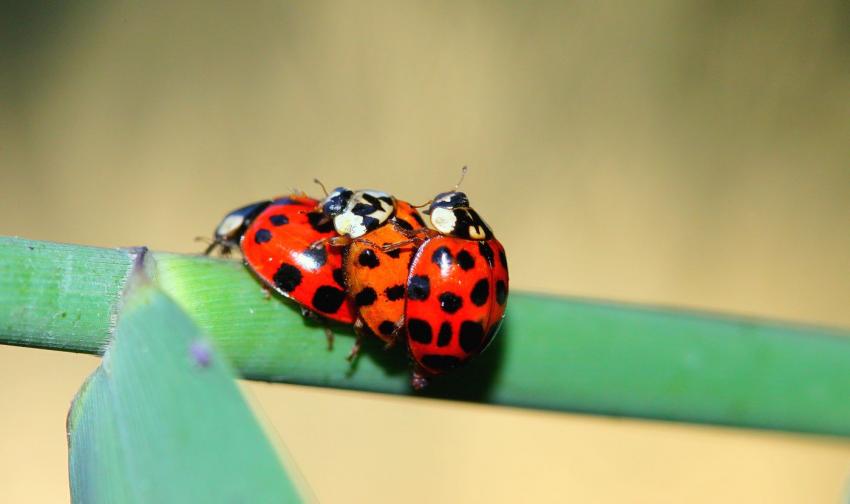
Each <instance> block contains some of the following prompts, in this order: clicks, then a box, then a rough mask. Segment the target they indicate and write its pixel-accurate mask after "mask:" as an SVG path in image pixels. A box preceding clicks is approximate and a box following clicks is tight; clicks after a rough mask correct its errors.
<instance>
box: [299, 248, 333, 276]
mask: <svg viewBox="0 0 850 504" xmlns="http://www.w3.org/2000/svg"><path fill="white" fill-rule="evenodd" d="M302 255H303V256H305V258H306V260H305V261H304V262H303V263H301V264H302V266H305V267H307V266H308V265H310V264H312V267H310V268H307V269H310V270H317V269H319V268H321V267H322V266H324V265H325V263H327V262H328V251H327V249H326V248H325V246H324V245H321V246H318V247H310V248H308V249H307V250H305V251H304V253H303V254H302Z"/></svg>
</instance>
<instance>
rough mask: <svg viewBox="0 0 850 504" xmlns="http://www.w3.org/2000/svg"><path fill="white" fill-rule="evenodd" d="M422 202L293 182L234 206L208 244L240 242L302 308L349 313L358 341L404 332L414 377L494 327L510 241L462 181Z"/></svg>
mask: <svg viewBox="0 0 850 504" xmlns="http://www.w3.org/2000/svg"><path fill="white" fill-rule="evenodd" d="M427 205H428V210H426V211H425V214H426V215H429V216H430V219H431V226H432V227H430V228H429V227H427V226H426V225H425V222H424V221H423V220H422V217H420V215H419V212H418V211H417V210H416V207H414V206H412V205H411V204H410V203H407V202H406V201H402V200H397V199H395V198H394V197H392V196H391V195H389V194H387V193H384V192H380V191H372V190H359V191H352V190H349V189H346V188H342V187H340V188H337V189H335V190H334V191H332V192H331V193H330V194H327V196H326V197H325V199H323V200H321V201H319V200H316V199H313V198H310V197H308V196H306V195H305V194H290V195H288V196H285V197H282V198H278V199H275V200H270V201H262V202H259V203H254V204H251V205H248V206H245V207H242V208H239V209H237V210H234V211H233V212H231V213H230V214H228V215H227V216H226V217H225V218H224V219H223V220H222V221H221V224H219V226H218V228H216V231H215V235H214V240H213V243H212V244H211V245H210V246H209V247H208V248H207V250H206V253H207V254H209V253H210V252H212V251H213V250H214V249H215V248H216V247H220V248H221V250H222V252H223V253H228V252H230V250H231V249H233V248H237V247H238V248H239V249H240V250H241V252H242V256H243V258H244V261H245V264H246V265H247V266H248V268H249V269H250V270H251V271H253V272H254V274H255V275H256V276H257V277H259V279H260V280H261V281H262V282H263V283H264V284H265V285H266V286H268V287H269V288H270V289H273V290H275V291H276V292H278V293H279V294H281V295H283V296H285V297H287V298H290V299H292V300H294V301H296V302H298V303H299V304H300V305H301V306H302V309H303V310H304V312H305V314H317V315H320V316H322V317H325V318H327V319H330V320H334V321H337V322H341V323H344V324H354V328H355V330H356V331H357V333H358V343H357V344H356V345H355V349H354V350H353V351H352V355H353V354H354V353H356V351H357V348H358V347H359V339H360V337H361V336H362V335H364V334H370V333H371V334H374V335H375V336H377V337H378V338H380V339H381V340H383V341H384V342H385V343H386V344H387V345H388V346H389V345H393V344H395V343H396V342H397V341H398V340H400V339H402V338H406V340H407V345H408V349H409V353H410V356H411V358H412V360H413V362H414V368H413V375H412V384H413V386H414V388H417V389H421V388H422V387H424V386H425V385H426V384H427V378H428V377H429V376H434V375H438V374H441V373H444V372H446V371H449V370H451V369H454V368H456V367H458V366H460V365H461V364H463V363H465V362H466V361H468V360H469V359H470V358H471V357H473V356H475V355H477V354H479V353H481V352H482V351H483V350H484V349H485V348H486V347H487V345H488V344H489V343H490V342H491V341H492V339H493V337H494V336H495V334H496V332H498V330H499V326H500V325H501V322H502V318H503V316H504V313H505V303H506V302H507V296H508V265H507V259H506V257H505V249H504V248H503V247H502V245H501V244H500V243H499V242H498V240H496V239H495V238H494V237H493V232H492V231H491V229H490V227H489V226H487V224H486V223H485V222H484V221H483V220H482V219H481V217H479V215H478V213H477V212H476V211H475V210H473V209H472V208H471V207H470V205H469V199H468V198H467V196H466V194H464V193H462V192H459V191H457V187H455V190H453V191H449V192H445V193H441V194H438V195H437V196H435V197H434V198H433V199H432V200H431V201H430V202H429V203H427Z"/></svg>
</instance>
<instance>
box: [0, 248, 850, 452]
mask: <svg viewBox="0 0 850 504" xmlns="http://www.w3.org/2000/svg"><path fill="white" fill-rule="evenodd" d="M141 255H143V256H144V257H145V264H146V267H147V268H148V269H149V271H150V272H151V274H152V276H154V278H155V280H156V282H157V284H158V286H159V287H160V288H161V289H162V290H163V291H164V292H166V293H167V294H168V295H169V296H170V297H171V298H172V299H174V300H175V301H176V302H177V304H178V305H179V306H181V307H182V308H183V309H184V310H185V311H186V313H188V314H189V316H190V317H191V318H192V319H193V320H194V321H195V323H196V324H197V325H198V326H199V327H200V328H201V329H202V330H204V331H205V332H206V333H207V334H209V335H210V336H211V337H212V339H213V340H214V341H215V343H216V345H217V347H218V348H219V349H220V350H221V351H222V352H223V353H224V354H225V355H227V356H228V358H229V359H230V360H231V362H232V363H233V365H234V367H235V368H236V369H237V370H238V371H239V372H240V373H241V375H242V376H243V377H246V378H249V379H257V380H267V381H285V382H292V383H302V384H309V385H319V386H329V387H341V388H352V389H360V390H371V391H378V392H388V393H396V394H415V393H414V392H412V391H411V389H410V386H409V384H408V380H409V377H408V372H407V360H406V356H405V354H404V350H403V348H400V347H401V346H403V345H397V347H396V348H393V349H390V350H384V349H383V348H381V345H380V344H379V343H378V342H376V341H367V342H365V344H364V349H363V352H362V354H361V356H360V358H358V360H357V361H356V363H355V364H354V365H353V366H351V365H349V364H348V362H347V361H346V360H345V355H347V353H348V352H349V350H350V349H351V346H352V344H353V342H354V338H353V337H352V333H351V331H350V330H349V329H348V328H344V327H340V326H333V329H334V332H335V333H336V334H337V335H338V336H341V337H338V338H336V342H335V345H334V348H333V350H332V351H328V350H327V347H326V345H325V336H324V332H323V328H322V326H321V325H320V324H318V323H315V322H310V321H306V320H304V319H303V318H302V317H301V315H300V313H299V310H298V309H297V308H296V307H295V306H294V305H292V304H291V303H289V302H288V301H285V300H280V299H277V298H276V297H272V298H267V297H266V295H265V294H264V291H263V289H262V288H261V286H260V284H259V283H258V282H257V281H256V280H255V279H254V277H253V276H252V275H251V274H250V273H249V272H248V271H247V270H246V269H245V268H244V267H243V266H242V265H241V264H240V263H239V262H237V261H229V260H220V259H210V258H205V257H198V256H188V255H178V254H167V253H147V254H141ZM139 258H140V252H139V251H138V250H115V249H111V250H110V249H96V248H89V247H79V246H68V245H57V244H52V243H45V242H32V241H26V240H19V239H0V342H3V343H7V344H14V345H26V346H35V347H42V348H54V349H60V350H71V351H78V352H88V353H100V352H101V350H102V349H103V348H104V347H105V344H106V343H107V342H108V340H109V338H110V336H111V334H112V331H113V327H114V320H115V317H116V314H120V312H121V303H122V292H123V290H124V287H125V284H126V282H127V278H128V275H129V271H130V270H132V268H133V267H134V264H136V267H140V266H139V265H140V264H141V263H139V261H138V259H139ZM848 336H850V334H848V333H847V332H846V331H841V330H831V329H824V328H814V327H803V326H794V325H789V324H781V323H776V322H767V321H756V320H746V319H735V318H729V317H722V316H714V315H706V314H697V313H693V312H685V311H677V310H670V309H658V308H650V307H640V306H632V305H622V304H614V303H605V302H591V301H585V300H576V299H565V298H556V297H546V296H541V295H534V294H524V293H518V292H513V293H511V297H510V300H509V306H508V315H507V319H506V321H505V324H504V327H503V329H502V332H501V333H500V334H499V336H498V337H497V338H496V341H495V342H494V344H493V345H491V348H490V349H488V351H487V352H485V353H484V354H483V355H482V356H481V357H480V358H478V359H477V360H475V361H474V362H473V363H471V364H470V365H469V366H468V367H466V368H464V369H462V370H459V371H457V372H456V373H453V374H451V375H447V376H445V377H443V378H441V379H436V380H434V383H433V384H432V385H431V386H430V387H429V388H428V389H427V390H426V394H425V395H428V396H432V397H440V398H452V399H461V400H469V401H478V402H484V403H491V404H502V405H511V406H521V407H528V408H541V409H551V410H563V411H581V412H591V413H598V414H606V415H624V416H635V417H645V418H656V419H667V420H676V421H690V422H708V423H717V424H726V425H735V426H746V427H756V428H767V429H783V430H793V431H803V432H814V433H824V434H838V435H850V401H847V398H848V397H850V372H848V370H850V337H848Z"/></svg>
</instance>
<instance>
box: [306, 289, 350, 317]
mask: <svg viewBox="0 0 850 504" xmlns="http://www.w3.org/2000/svg"><path fill="white" fill-rule="evenodd" d="M343 301H345V291H343V290H342V289H338V288H336V287H331V286H330V285H323V286H321V287H319V288H318V289H316V293H315V294H313V307H315V308H316V310H318V311H320V312H323V313H336V311H337V310H339V307H340V306H342V303H343Z"/></svg>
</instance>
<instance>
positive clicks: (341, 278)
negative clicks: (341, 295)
mask: <svg viewBox="0 0 850 504" xmlns="http://www.w3.org/2000/svg"><path fill="white" fill-rule="evenodd" d="M333 275H334V282H336V284H337V285H339V286H340V287H342V288H343V289H345V287H346V283H347V282H346V280H345V270H344V269H342V268H337V269H335V270H334V272H333Z"/></svg>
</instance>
